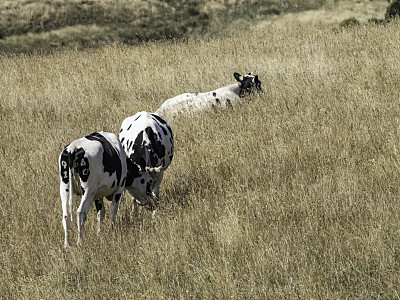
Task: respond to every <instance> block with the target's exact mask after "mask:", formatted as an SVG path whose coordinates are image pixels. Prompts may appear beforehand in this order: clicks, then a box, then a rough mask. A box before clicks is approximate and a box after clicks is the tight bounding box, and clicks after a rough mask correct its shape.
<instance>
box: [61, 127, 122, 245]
mask: <svg viewBox="0 0 400 300" xmlns="http://www.w3.org/2000/svg"><path fill="white" fill-rule="evenodd" d="M59 167H60V195H61V201H62V209H63V220H62V223H63V227H64V230H65V241H64V247H66V248H67V247H68V246H69V242H68V233H69V230H70V227H71V220H72V213H71V210H72V202H73V194H77V195H82V199H81V203H80V205H79V207H78V210H77V214H78V215H77V222H78V244H81V242H82V237H83V227H84V224H85V221H86V217H87V214H88V211H89V208H90V206H91V205H92V203H93V200H95V204H96V209H97V219H98V229H97V230H98V233H99V232H100V225H101V222H102V220H103V219H104V215H105V209H104V204H103V197H106V198H107V199H108V200H110V201H112V202H111V208H110V215H111V226H112V227H113V226H114V222H115V216H116V214H117V212H118V206H119V201H120V199H121V197H122V195H123V192H124V189H125V181H126V177H127V157H126V154H125V152H124V150H123V148H122V145H121V143H120V141H119V140H118V137H117V136H116V135H115V134H113V133H109V132H95V133H92V134H90V135H88V136H85V137H83V138H80V139H77V140H75V141H73V142H72V143H71V144H69V145H68V146H67V147H65V149H64V150H63V151H62V152H61V154H60V157H59Z"/></svg>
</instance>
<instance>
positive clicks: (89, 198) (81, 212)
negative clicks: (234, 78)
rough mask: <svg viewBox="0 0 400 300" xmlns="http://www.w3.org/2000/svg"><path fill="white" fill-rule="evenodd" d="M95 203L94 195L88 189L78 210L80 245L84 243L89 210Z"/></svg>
mask: <svg viewBox="0 0 400 300" xmlns="http://www.w3.org/2000/svg"><path fill="white" fill-rule="evenodd" d="M92 203H93V195H92V194H90V193H89V191H86V193H85V195H84V196H83V197H82V201H81V204H80V205H79V208H78V210H77V213H78V216H77V223H78V245H81V244H82V238H83V228H84V225H85V221H86V218H87V214H88V212H89V209H90V206H91V205H92Z"/></svg>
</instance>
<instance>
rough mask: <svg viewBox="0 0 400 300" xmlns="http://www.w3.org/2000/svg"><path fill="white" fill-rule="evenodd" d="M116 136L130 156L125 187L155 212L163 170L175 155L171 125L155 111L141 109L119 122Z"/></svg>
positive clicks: (137, 200)
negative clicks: (117, 135)
mask: <svg viewBox="0 0 400 300" xmlns="http://www.w3.org/2000/svg"><path fill="white" fill-rule="evenodd" d="M119 138H120V140H121V143H122V147H123V148H124V150H125V152H126V154H127V157H128V158H129V159H128V177H127V181H126V188H127V189H128V191H129V192H130V194H131V195H132V196H133V197H134V198H135V199H136V203H138V204H139V205H147V206H149V208H150V209H152V210H153V216H154V214H155V209H156V206H157V200H158V198H159V192H160V184H161V181H162V178H163V175H164V171H165V170H166V169H167V168H168V166H169V165H170V163H171V161H172V158H173V155H174V139H173V136H172V131H171V128H170V126H169V125H168V124H167V122H166V121H165V120H164V119H163V118H162V117H161V116H159V115H158V114H156V113H149V112H146V111H142V112H138V113H136V114H135V115H133V116H131V117H128V118H126V119H125V120H124V121H123V122H122V125H121V130H120V133H119Z"/></svg>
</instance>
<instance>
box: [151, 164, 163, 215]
mask: <svg viewBox="0 0 400 300" xmlns="http://www.w3.org/2000/svg"><path fill="white" fill-rule="evenodd" d="M163 176H164V171H160V173H159V174H157V177H156V178H155V181H154V185H153V187H154V188H153V191H152V194H153V198H154V205H155V206H156V207H157V206H158V200H159V199H160V185H161V182H162V179H163Z"/></svg>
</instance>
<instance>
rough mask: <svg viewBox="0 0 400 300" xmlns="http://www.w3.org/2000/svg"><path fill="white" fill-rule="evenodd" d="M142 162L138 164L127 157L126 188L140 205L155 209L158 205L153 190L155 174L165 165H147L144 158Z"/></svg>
mask: <svg viewBox="0 0 400 300" xmlns="http://www.w3.org/2000/svg"><path fill="white" fill-rule="evenodd" d="M140 162H141V163H140V164H137V163H135V162H133V161H132V160H131V159H129V158H128V159H127V163H128V176H127V180H126V188H127V189H128V191H129V192H130V193H131V195H132V196H133V197H134V198H135V200H136V202H137V203H138V204H139V205H143V206H147V207H148V208H149V209H150V210H154V209H155V208H156V206H157V197H156V195H155V193H154V192H153V188H154V183H155V174H157V173H160V172H161V171H163V170H164V167H163V166H159V167H154V168H151V167H146V165H145V164H144V163H143V161H142V160H141V161H140Z"/></svg>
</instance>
